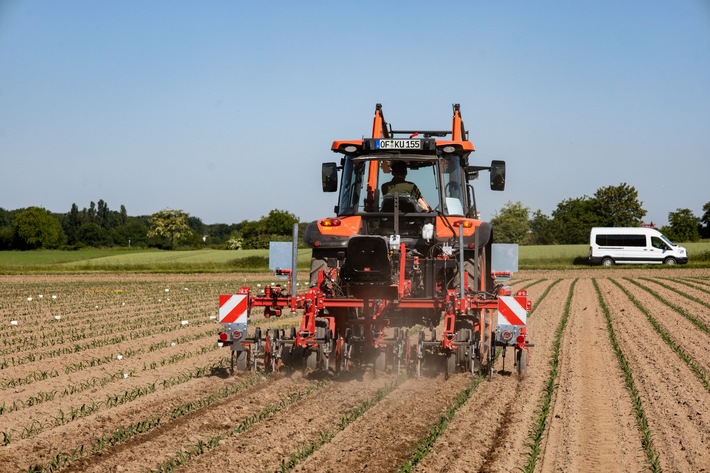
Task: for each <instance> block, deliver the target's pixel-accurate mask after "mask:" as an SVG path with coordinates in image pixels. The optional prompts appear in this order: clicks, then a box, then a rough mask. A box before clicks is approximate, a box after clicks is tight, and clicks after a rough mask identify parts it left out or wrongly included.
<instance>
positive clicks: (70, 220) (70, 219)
mask: <svg viewBox="0 0 710 473" xmlns="http://www.w3.org/2000/svg"><path fill="white" fill-rule="evenodd" d="M79 227H81V216H80V215H79V207H78V206H77V205H76V204H71V210H70V211H69V214H67V216H66V217H65V218H64V219H63V220H62V228H63V229H64V233H65V234H66V235H67V241H68V243H69V244H70V245H73V244H75V243H76V233H77V232H78V231H79Z"/></svg>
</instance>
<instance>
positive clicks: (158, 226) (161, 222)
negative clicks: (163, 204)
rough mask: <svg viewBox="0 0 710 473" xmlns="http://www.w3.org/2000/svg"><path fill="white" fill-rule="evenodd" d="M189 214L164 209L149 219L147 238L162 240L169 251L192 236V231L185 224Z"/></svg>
mask: <svg viewBox="0 0 710 473" xmlns="http://www.w3.org/2000/svg"><path fill="white" fill-rule="evenodd" d="M188 217H189V214H187V213H186V212H183V211H182V210H172V209H164V210H161V211H159V212H156V213H154V214H153V215H152V216H151V217H150V229H149V230H148V237H149V238H162V239H165V240H166V241H167V243H168V247H169V248H170V249H174V248H175V247H176V246H177V244H178V243H179V242H180V241H182V240H185V239H188V238H190V237H191V236H192V230H191V229H190V226H189V225H188V223H187V218H188Z"/></svg>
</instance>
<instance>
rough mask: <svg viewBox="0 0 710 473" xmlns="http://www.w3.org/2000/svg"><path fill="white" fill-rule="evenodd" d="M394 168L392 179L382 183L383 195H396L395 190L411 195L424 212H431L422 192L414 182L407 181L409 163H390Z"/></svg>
mask: <svg viewBox="0 0 710 473" xmlns="http://www.w3.org/2000/svg"><path fill="white" fill-rule="evenodd" d="M390 169H391V170H392V180H391V181H389V182H385V183H384V184H382V195H394V193H395V192H399V193H401V194H409V195H411V196H412V197H413V198H414V199H415V200H416V201H417V203H418V204H419V206H420V207H421V208H422V211H424V212H431V207H430V206H429V204H427V202H426V200H424V197H422V193H421V191H420V190H419V188H418V187H417V185H416V184H415V183H413V182H409V181H405V180H404V178H405V177H407V163H405V162H404V161H395V162H393V163H392V164H391V165H390Z"/></svg>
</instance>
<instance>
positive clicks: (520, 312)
mask: <svg viewBox="0 0 710 473" xmlns="http://www.w3.org/2000/svg"><path fill="white" fill-rule="evenodd" d="M527 320H528V312H527V310H525V307H523V305H522V304H521V303H520V302H519V301H518V300H517V299H516V298H515V297H514V296H500V297H499V298H498V325H517V326H525V324H526V323H527Z"/></svg>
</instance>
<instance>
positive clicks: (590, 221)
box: [552, 195, 604, 245]
mask: <svg viewBox="0 0 710 473" xmlns="http://www.w3.org/2000/svg"><path fill="white" fill-rule="evenodd" d="M596 208H597V204H596V200H595V199H591V198H589V197H587V196H586V195H585V196H583V197H577V198H576V199H566V200H563V201H562V202H560V203H559V204H557V208H556V209H555V210H554V211H553V212H552V221H553V234H554V235H555V243H559V244H565V245H577V244H581V243H587V242H588V241H589V232H590V231H591V229H592V227H601V226H604V225H603V224H602V220H601V219H600V216H599V214H598V213H597V211H596Z"/></svg>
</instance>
